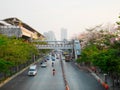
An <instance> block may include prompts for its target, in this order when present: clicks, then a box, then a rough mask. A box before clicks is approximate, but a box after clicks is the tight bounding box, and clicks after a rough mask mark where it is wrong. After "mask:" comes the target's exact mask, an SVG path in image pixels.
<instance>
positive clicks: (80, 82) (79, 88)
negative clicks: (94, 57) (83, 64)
mask: <svg viewBox="0 0 120 90" xmlns="http://www.w3.org/2000/svg"><path fill="white" fill-rule="evenodd" d="M63 65H64V69H65V75H66V79H67V82H68V85H69V88H70V90H105V89H104V88H103V86H102V85H101V84H100V83H99V82H98V81H97V80H96V79H95V78H94V77H93V76H92V75H91V73H89V72H86V71H83V70H80V69H79V68H78V67H77V66H76V65H75V64H73V63H72V62H65V61H63Z"/></svg>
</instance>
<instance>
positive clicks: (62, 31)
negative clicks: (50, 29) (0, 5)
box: [61, 28, 67, 41]
mask: <svg viewBox="0 0 120 90" xmlns="http://www.w3.org/2000/svg"><path fill="white" fill-rule="evenodd" d="M63 40H67V29H65V28H62V29H61V41H63Z"/></svg>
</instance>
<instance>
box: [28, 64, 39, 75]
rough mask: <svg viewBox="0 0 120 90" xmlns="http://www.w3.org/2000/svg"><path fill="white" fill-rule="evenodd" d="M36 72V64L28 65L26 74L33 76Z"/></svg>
mask: <svg viewBox="0 0 120 90" xmlns="http://www.w3.org/2000/svg"><path fill="white" fill-rule="evenodd" d="M36 74H37V65H31V66H30V67H29V71H28V75H29V76H35V75H36Z"/></svg>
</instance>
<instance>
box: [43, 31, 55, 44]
mask: <svg viewBox="0 0 120 90" xmlns="http://www.w3.org/2000/svg"><path fill="white" fill-rule="evenodd" d="M44 36H45V37H46V40H47V41H56V37H55V34H54V32H53V31H48V32H45V33H44ZM51 43H52V42H51Z"/></svg>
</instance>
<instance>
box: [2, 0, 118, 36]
mask: <svg viewBox="0 0 120 90" xmlns="http://www.w3.org/2000/svg"><path fill="white" fill-rule="evenodd" d="M119 15H120V0H0V20H2V19H5V18H9V17H17V18H18V19H20V20H22V21H23V22H25V23H26V24H28V25H30V26H31V27H32V28H34V29H35V30H37V31H38V32H40V33H42V34H43V33H44V32H47V31H50V30H52V31H53V32H55V35H56V37H57V38H59V37H60V29H61V28H66V29H67V30H68V36H69V37H71V36H73V35H75V34H78V33H81V32H83V31H85V28H89V27H94V26H96V25H99V24H104V23H108V22H111V23H114V22H116V21H117V20H118V16H119Z"/></svg>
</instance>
